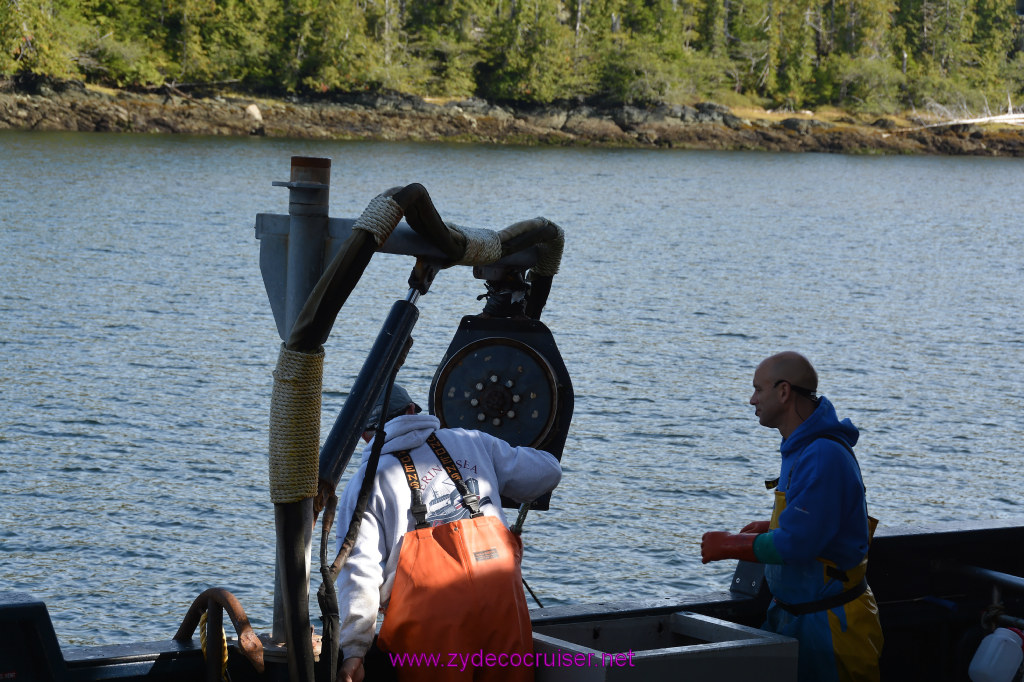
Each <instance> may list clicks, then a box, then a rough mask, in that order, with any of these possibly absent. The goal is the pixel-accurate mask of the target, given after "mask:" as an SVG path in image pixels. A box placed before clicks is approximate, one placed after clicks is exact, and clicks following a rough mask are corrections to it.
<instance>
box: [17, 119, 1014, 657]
mask: <svg viewBox="0 0 1024 682" xmlns="http://www.w3.org/2000/svg"><path fill="white" fill-rule="evenodd" d="M292 155H309V156H329V157H331V158H332V159H333V162H334V169H333V174H332V188H333V189H332V200H331V212H332V215H337V216H352V215H355V214H358V213H359V211H360V210H361V209H362V207H363V206H365V204H366V202H367V201H369V199H370V198H372V197H373V196H374V195H375V194H376V193H378V192H379V191H381V190H383V189H385V188H387V187H390V186H393V185H397V184H405V183H408V182H414V181H416V182H421V183H423V184H424V185H425V186H426V187H427V188H428V190H429V191H430V192H431V195H432V196H433V198H434V201H435V203H436V205H437V207H438V209H439V211H440V212H441V214H442V216H443V217H444V218H446V219H448V220H452V221H455V222H458V223H460V224H466V225H471V226H476V227H490V228H501V227H504V226H505V225H507V224H509V223H512V222H514V221H516V220H520V219H523V218H528V217H532V216H536V215H544V216H546V217H548V218H550V219H552V220H554V221H555V222H557V223H559V224H561V225H562V226H563V227H564V228H565V230H566V233H567V247H566V254H565V258H564V260H563V265H562V271H561V273H560V274H559V275H558V276H557V277H556V278H555V288H554V291H553V292H552V296H551V298H550V300H549V303H548V307H547V309H546V311H545V315H544V320H545V322H546V323H547V324H548V325H549V326H550V327H551V328H552V330H553V331H554V333H555V335H556V338H557V340H558V342H559V345H560V347H561V348H562V350H563V354H564V355H565V361H566V364H567V365H568V367H569V370H570V372H571V373H572V375H573V381H574V383H575V388H576V413H575V417H574V420H573V428H572V432H571V433H570V436H569V440H568V443H567V446H566V454H565V457H564V460H563V464H564V469H565V476H564V479H563V484H562V486H561V487H560V488H559V490H558V491H556V493H555V496H554V499H553V503H552V510H551V511H550V512H547V513H536V514H534V515H531V517H530V518H529V519H528V521H527V526H526V531H525V532H526V541H527V554H526V559H525V563H524V574H525V576H526V578H527V580H528V581H529V582H530V584H531V586H532V587H533V588H534V590H535V591H536V592H537V593H538V595H539V596H540V597H541V599H542V600H543V601H544V602H545V604H546V605H551V604H564V603H579V602H597V601H607V600H622V599H631V598H634V597H661V596H664V597H669V598H675V597H680V596H682V595H684V594H685V593H687V592H692V591H705V590H707V589H708V588H713V589H719V588H724V587H725V585H726V584H727V581H728V576H729V575H730V574H731V569H732V565H731V564H732V562H724V563H720V564H712V565H709V566H702V565H701V563H700V557H699V549H698V547H699V539H700V535H701V533H702V532H704V531H705V530H710V529H738V528H739V527H741V526H742V525H744V524H745V523H746V522H747V521H749V520H752V519H755V518H763V517H765V516H766V515H767V511H768V509H769V507H770V504H771V502H770V496H769V495H768V494H767V493H766V492H765V490H764V487H763V485H762V484H761V481H762V480H763V478H765V477H766V476H767V475H769V474H771V473H772V472H773V471H774V470H775V469H776V467H777V462H778V454H777V445H778V434H777V433H776V432H774V431H768V430H766V429H763V428H761V427H759V426H758V424H757V421H756V420H755V419H754V417H753V410H752V408H751V407H750V406H749V405H748V404H747V399H748V397H749V394H750V378H751V373H752V371H753V368H754V366H755V365H756V364H757V362H758V361H759V360H760V359H761V358H763V357H764V356H766V355H768V354H770V353H773V352H776V351H779V350H783V349H796V350H799V351H802V352H804V353H805V354H807V355H808V356H809V357H810V358H811V360H812V361H813V362H814V363H815V365H816V366H817V368H818V371H819V374H820V375H821V388H822V392H823V393H825V394H826V395H828V396H829V397H830V398H831V399H832V400H833V402H835V403H836V405H837V407H838V409H839V411H840V414H841V416H848V417H850V418H852V419H853V420H854V422H855V423H856V424H858V425H859V426H860V427H861V429H862V438H861V444H860V446H859V447H858V454H859V457H860V461H861V466H862V468H863V470H864V473H865V479H866V482H867V485H868V491H869V503H870V505H871V507H872V511H873V514H874V515H875V516H878V517H879V518H880V519H882V522H883V523H884V524H903V523H908V522H909V523H918V522H920V523H927V522H933V521H948V520H955V519H964V518H966V519H990V518H1011V517H1022V516H1024V507H1022V505H1021V493H1022V489H1021V488H1022V484H1021V476H1020V453H1019V450H1020V444H1021V442H1024V430H1022V427H1021V424H1022V420H1021V416H1022V414H1021V413H1022V408H1024V400H1022V397H1024V388H1022V383H1021V376H1022V373H1021V367H1022V365H1024V342H1022V339H1024V322H1022V320H1024V303H1022V300H1024V297H1022V295H1021V292H1022V291H1024V265H1022V259H1021V253H1022V249H1024V243H1022V242H1024V228H1022V227H1021V225H1022V219H1021V199H1020V190H1021V187H1024V164H1022V163H1021V162H1020V161H1019V160H1004V159H953V158H900V157H883V158H873V157H872V158H867V157H865V158H861V157H842V156H823V155H773V154H746V153H729V154H718V153H704V152H671V151H669V152H666V151H660V152H656V151H619V150H615V151H609V150H587V149H516V148H493V147H484V146H420V145H412V144H368V143H367V144H364V143H320V142H308V141H283V140H266V139H212V138H186V137H147V136H132V135H111V136H106V135H84V134H82V135H74V134H69V135H64V134H25V133H10V132H6V133H0V160H2V164H0V231H2V239H3V246H2V250H0V253H2V255H0V358H2V367H3V376H2V379H0V405H2V408H0V514H2V518H3V524H2V526H0V589H13V590H19V591H25V592H29V593H32V594H33V595H35V596H37V597H39V598H41V599H43V600H45V601H46V602H47V603H48V605H49V608H50V612H51V615H52V616H53V618H54V621H55V624H56V628H57V634H58V637H59V638H60V640H61V642H62V643H63V644H99V643H116V642H124V641H132V640H137V639H166V638H169V637H171V636H172V635H173V633H174V631H175V630H176V629H177V626H178V624H179V622H180V620H181V618H182V616H183V615H184V613H185V611H186V609H187V607H188V605H189V604H190V603H191V601H192V599H193V598H194V597H195V596H196V595H198V594H199V592H201V591H202V590H203V589H205V588H207V587H211V586H222V587H226V588H228V589H230V590H231V591H232V592H234V593H235V595H236V596H238V598H239V599H240V600H241V601H242V603H243V605H244V606H245V607H246V610H247V611H248V612H249V615H250V618H251V619H252V621H253V623H254V626H255V627H256V629H257V630H258V631H268V630H269V629H270V620H271V606H270V605H271V601H272V579H273V559H272V557H273V548H274V530H273V509H272V505H271V503H270V501H269V493H268V492H267V470H266V469H267V464H266V462H267V455H266V452H267V423H268V413H269V399H270V388H271V370H272V369H273V365H274V362H275V361H276V354H277V348H278V344H279V339H278V338H277V334H276V328H275V326H274V323H273V319H272V317H271V313H270V307H269V304H268V303H267V300H266V295H265V293H264V290H263V285H262V281H261V279H260V274H259V269H258V264H257V253H258V242H257V241H256V240H255V238H254V233H253V222H254V217H255V215H256V213H258V212H272V213H285V212H287V190H285V189H281V188H274V187H272V186H271V182H272V181H274V180H287V179H288V172H289V162H290V161H289V160H290V157H291V156H292ZM410 267H411V262H409V261H406V260H404V259H399V258H396V257H390V256H380V257H378V258H377V259H376V260H375V261H374V263H373V264H372V265H371V269H370V270H369V271H368V273H367V275H366V276H365V277H364V279H363V282H362V283H361V284H360V288H359V289H357V291H356V294H355V296H354V297H353V300H352V301H351V303H350V305H349V306H347V307H346V308H345V309H344V310H343V311H342V313H341V315H340V316H339V319H338V322H337V324H336V326H335V329H334V332H333V334H332V336H331V339H330V341H329V343H328V346H327V362H326V369H325V377H324V388H325V396H324V415H323V425H324V435H326V431H327V429H328V428H329V426H330V424H331V423H333V420H334V417H335V415H336V414H337V412H338V411H339V410H340V408H341V405H342V404H343V402H344V398H345V395H346V394H347V390H348V388H349V387H350V386H351V384H352V381H353V379H354V377H355V374H356V372H357V371H358V368H359V366H360V364H361V362H362V358H363V357H364V355H365V353H366V351H367V349H368V348H369V346H370V344H371V343H372V340H373V338H374V337H375V335H376V333H377V330H378V329H379V327H380V324H381V322H382V321H383V317H384V315H385V313H386V311H387V309H388V307H389V306H390V304H391V302H392V301H393V300H395V299H396V298H401V297H403V296H404V294H405V290H406V284H405V280H406V277H407V275H408V270H409V268H410ZM460 270H465V269H460ZM481 292H482V286H481V283H479V282H476V281H475V280H473V279H472V277H471V276H470V274H469V272H468V271H466V272H463V271H458V272H456V271H445V272H443V273H441V275H440V276H439V277H438V279H437V280H436V282H435V284H434V287H433V289H432V291H431V293H430V294H429V295H428V296H426V297H425V298H423V299H422V300H421V304H420V308H421V310H422V317H421V321H420V323H419V324H418V326H417V329H416V333H415V336H416V345H415V346H414V348H413V351H412V354H411V356H410V359H409V362H408V364H407V368H406V369H405V370H403V381H404V382H405V383H406V385H408V386H409V388H410V389H412V390H413V391H414V393H416V394H418V395H419V396H424V395H425V393H426V391H427V389H428V387H429V384H430V377H431V376H432V373H433V369H434V365H435V363H436V362H438V360H439V359H440V357H441V355H442V353H443V352H444V350H445V348H447V345H448V342H449V340H450V337H451V334H452V333H453V332H454V329H455V325H456V324H457V322H458V319H459V317H460V316H461V315H464V314H472V313H475V312H478V311H479V309H480V304H479V303H478V302H477V301H476V300H475V296H476V295H477V294H478V293H481ZM350 473H351V472H346V477H345V478H346V480H347V478H348V476H349V475H350ZM318 584H319V582H318V579H316V580H315V581H314V589H315V587H316V585H318ZM314 603H315V600H314ZM314 610H315V608H314Z"/></svg>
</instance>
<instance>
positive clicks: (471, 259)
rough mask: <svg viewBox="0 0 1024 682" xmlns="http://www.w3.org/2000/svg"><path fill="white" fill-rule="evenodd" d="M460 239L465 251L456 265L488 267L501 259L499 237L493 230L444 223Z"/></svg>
mask: <svg viewBox="0 0 1024 682" xmlns="http://www.w3.org/2000/svg"><path fill="white" fill-rule="evenodd" d="M445 224H446V225H447V226H448V229H449V230H451V231H452V232H454V233H456V234H458V235H459V236H460V237H462V239H463V241H464V242H465V244H466V250H465V252H464V253H463V254H462V258H461V259H460V260H459V261H458V262H457V263H456V265H490V264H491V263H493V262H494V261H496V260H498V259H499V258H501V235H500V234H499V233H498V232H495V231H494V230H488V229H484V228H479V227H464V226H462V225H456V224H455V223H445Z"/></svg>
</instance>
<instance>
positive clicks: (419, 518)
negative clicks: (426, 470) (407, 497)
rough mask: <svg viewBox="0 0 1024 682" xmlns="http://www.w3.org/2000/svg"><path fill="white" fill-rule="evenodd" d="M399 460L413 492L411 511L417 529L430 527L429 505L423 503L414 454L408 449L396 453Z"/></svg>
mask: <svg viewBox="0 0 1024 682" xmlns="http://www.w3.org/2000/svg"><path fill="white" fill-rule="evenodd" d="M394 454H395V457H397V458H398V461H399V462H401V463H402V471H404V472H405V481H406V483H408V484H409V491H410V492H411V493H412V505H411V506H410V507H409V511H411V512H412V517H413V519H415V520H416V529H417V530H419V529H420V528H430V524H429V523H427V505H425V504H423V495H422V493H421V492H420V490H421V489H420V477H419V475H417V473H416V464H415V463H413V461H412V455H410V454H409V451H408V450H403V451H401V452H396V453H394Z"/></svg>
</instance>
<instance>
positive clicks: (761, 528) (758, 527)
mask: <svg viewBox="0 0 1024 682" xmlns="http://www.w3.org/2000/svg"><path fill="white" fill-rule="evenodd" d="M770 524H771V521H753V522H751V523H748V524H747V525H745V526H743V530H741V531H740V532H741V533H767V532H768V526H769V525H770Z"/></svg>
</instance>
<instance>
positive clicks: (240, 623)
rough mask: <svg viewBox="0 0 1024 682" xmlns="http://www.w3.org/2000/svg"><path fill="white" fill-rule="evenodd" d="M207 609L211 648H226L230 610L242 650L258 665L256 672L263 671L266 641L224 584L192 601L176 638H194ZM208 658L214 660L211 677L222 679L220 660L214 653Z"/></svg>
mask: <svg viewBox="0 0 1024 682" xmlns="http://www.w3.org/2000/svg"><path fill="white" fill-rule="evenodd" d="M204 611H205V612H206V614H207V616H206V617H207V636H206V642H207V650H209V651H219V650H220V649H221V648H223V646H224V641H223V630H222V628H221V623H223V620H224V619H223V614H224V612H225V611H227V614H228V618H230V619H231V624H232V625H234V626H235V633H236V634H237V635H238V649H239V650H240V651H241V652H242V655H243V656H245V657H246V658H247V659H249V662H250V663H252V665H253V667H254V668H256V672H259V673H262V672H263V642H261V641H260V638H259V637H257V636H256V633H255V632H253V630H252V626H251V625H250V624H249V618H248V617H247V616H246V615H245V609H243V608H242V604H241V602H239V601H238V599H237V598H235V595H233V594H231V593H230V592H228V591H227V590H225V589H223V588H221V587H211V588H210V589H208V590H206V591H205V592H203V593H202V594H200V595H199V596H198V597H196V600H195V601H194V602H192V606H190V607H189V609H188V613H186V614H185V618H184V620H182V622H181V627H179V628H178V632H177V633H176V634H175V635H174V639H176V640H178V641H189V640H191V639H192V635H193V634H194V633H195V631H196V628H197V627H198V626H199V619H200V617H201V616H202V615H203V612H204ZM206 660H207V661H208V662H210V661H212V662H213V663H211V664H208V665H207V679H209V680H219V679H220V662H219V661H217V660H216V658H215V657H214V656H212V655H207V657H206ZM211 675H212V677H211Z"/></svg>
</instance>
